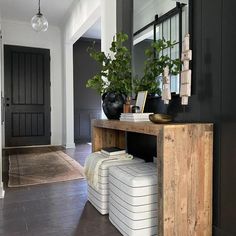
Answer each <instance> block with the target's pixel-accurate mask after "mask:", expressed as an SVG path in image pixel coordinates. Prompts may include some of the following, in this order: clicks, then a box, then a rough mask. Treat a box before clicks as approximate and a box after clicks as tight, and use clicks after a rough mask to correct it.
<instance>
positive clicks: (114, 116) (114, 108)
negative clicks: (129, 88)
mask: <svg viewBox="0 0 236 236" xmlns="http://www.w3.org/2000/svg"><path fill="white" fill-rule="evenodd" d="M102 101H103V103H102V108H103V111H104V113H105V115H106V116H107V118H108V119H110V120H119V118H120V114H121V113H122V112H123V105H124V103H125V96H124V95H122V94H120V93H115V92H110V93H106V94H104V95H103V96H102Z"/></svg>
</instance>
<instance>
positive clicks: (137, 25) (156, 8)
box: [134, 0, 176, 32]
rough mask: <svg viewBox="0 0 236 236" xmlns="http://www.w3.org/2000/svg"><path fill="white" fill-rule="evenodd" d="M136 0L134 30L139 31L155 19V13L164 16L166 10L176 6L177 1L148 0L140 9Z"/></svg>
mask: <svg viewBox="0 0 236 236" xmlns="http://www.w3.org/2000/svg"><path fill="white" fill-rule="evenodd" d="M135 4H136V2H135V0H134V9H136V10H135V12H134V32H136V31H138V30H139V29H141V28H142V27H144V26H145V25H147V24H149V23H150V22H152V21H154V18H155V15H156V14H158V16H159V17H160V16H162V15H163V14H165V13H166V12H168V11H170V10H171V9H173V8H174V7H176V2H175V1H173V0H146V1H143V4H142V5H139V7H138V9H137V7H136V6H135Z"/></svg>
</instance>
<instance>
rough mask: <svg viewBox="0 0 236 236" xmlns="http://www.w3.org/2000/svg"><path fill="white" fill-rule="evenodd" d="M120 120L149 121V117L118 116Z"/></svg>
mask: <svg viewBox="0 0 236 236" xmlns="http://www.w3.org/2000/svg"><path fill="white" fill-rule="evenodd" d="M120 121H134V122H137V121H150V120H149V118H122V117H121V118H120Z"/></svg>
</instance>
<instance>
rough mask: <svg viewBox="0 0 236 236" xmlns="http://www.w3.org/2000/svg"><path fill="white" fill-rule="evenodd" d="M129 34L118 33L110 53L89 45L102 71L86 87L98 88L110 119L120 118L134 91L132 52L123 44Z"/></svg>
mask: <svg viewBox="0 0 236 236" xmlns="http://www.w3.org/2000/svg"><path fill="white" fill-rule="evenodd" d="M127 39H128V35H127V34H124V33H117V34H116V37H114V38H113V42H112V43H111V47H110V53H109V54H108V55H106V54H105V53H104V52H101V51H96V50H95V49H94V47H89V48H88V52H89V54H90V56H91V57H92V58H93V59H94V60H96V61H97V62H98V63H99V64H100V67H101V69H100V71H99V72H98V73H97V74H96V75H94V76H93V77H92V78H91V79H89V80H88V81H87V84H86V87H87V88H92V89H95V90H97V91H98V92H99V93H100V94H101V96H102V100H103V104H102V106H103V110H104V113H105V114H106V116H107V118H108V119H119V117H120V114H121V112H122V111H123V104H124V103H125V99H126V97H127V96H129V95H130V94H131V91H132V73H131V71H132V70H131V54H130V52H129V50H128V49H127V48H126V47H125V46H124V45H123V43H124V42H125V41H126V40H127Z"/></svg>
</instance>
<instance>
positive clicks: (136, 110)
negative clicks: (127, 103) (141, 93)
mask: <svg viewBox="0 0 236 236" xmlns="http://www.w3.org/2000/svg"><path fill="white" fill-rule="evenodd" d="M131 111H132V113H140V107H139V106H132V109H131Z"/></svg>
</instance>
